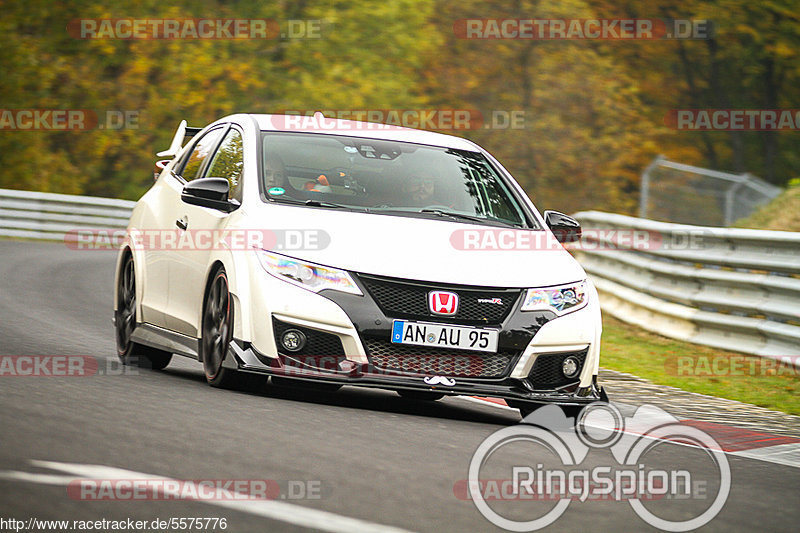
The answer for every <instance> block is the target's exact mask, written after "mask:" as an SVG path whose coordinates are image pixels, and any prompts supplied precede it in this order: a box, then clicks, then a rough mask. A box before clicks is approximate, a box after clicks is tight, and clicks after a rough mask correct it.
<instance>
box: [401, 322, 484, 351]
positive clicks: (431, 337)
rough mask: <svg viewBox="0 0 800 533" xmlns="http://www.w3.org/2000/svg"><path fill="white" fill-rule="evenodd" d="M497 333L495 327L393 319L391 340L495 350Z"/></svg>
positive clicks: (446, 346)
mask: <svg viewBox="0 0 800 533" xmlns="http://www.w3.org/2000/svg"><path fill="white" fill-rule="evenodd" d="M498 335H499V333H498V331H497V330H496V329H482V328H470V327H465V326H449V325H446V324H431V323H427V322H408V321H406V320H395V321H394V323H393V324H392V342H393V343H395V344H413V345H416V346H431V347H436V348H455V349H461V350H476V351H480V352H496V351H497V337H498Z"/></svg>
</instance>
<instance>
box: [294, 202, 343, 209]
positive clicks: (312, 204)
mask: <svg viewBox="0 0 800 533" xmlns="http://www.w3.org/2000/svg"><path fill="white" fill-rule="evenodd" d="M303 203H304V204H305V205H307V206H309V207H336V208H338V207H348V206H346V205H340V204H334V203H333V202H321V201H319V200H306V201H305V202H303Z"/></svg>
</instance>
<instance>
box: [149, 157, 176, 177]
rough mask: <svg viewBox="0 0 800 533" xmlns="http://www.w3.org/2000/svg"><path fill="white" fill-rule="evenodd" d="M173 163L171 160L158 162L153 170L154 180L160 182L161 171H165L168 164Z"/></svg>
mask: <svg viewBox="0 0 800 533" xmlns="http://www.w3.org/2000/svg"><path fill="white" fill-rule="evenodd" d="M170 161H172V160H171V159H162V160H161V161H156V166H155V168H153V180H154V181H158V177H159V176H160V175H161V171H162V170H164V167H166V166H167V163H169V162H170Z"/></svg>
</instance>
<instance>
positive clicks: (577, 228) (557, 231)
mask: <svg viewBox="0 0 800 533" xmlns="http://www.w3.org/2000/svg"><path fill="white" fill-rule="evenodd" d="M544 222H545V224H547V227H548V228H550V231H552V232H553V235H555V237H556V239H557V240H558V242H562V243H563V242H578V241H579V240H581V225H580V222H578V221H577V220H575V219H574V218H572V217H571V216H569V215H565V214H564V213H559V212H558V211H545V212H544Z"/></svg>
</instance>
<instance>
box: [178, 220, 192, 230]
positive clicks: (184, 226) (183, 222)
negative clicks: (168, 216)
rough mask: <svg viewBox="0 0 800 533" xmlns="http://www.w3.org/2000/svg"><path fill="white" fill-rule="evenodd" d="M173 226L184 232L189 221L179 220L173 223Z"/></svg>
mask: <svg viewBox="0 0 800 533" xmlns="http://www.w3.org/2000/svg"><path fill="white" fill-rule="evenodd" d="M175 225H176V226H178V227H179V228H181V229H183V230H185V229H186V228H188V227H189V219H188V218H186V217H183V218H179V219H178V220H176V221H175Z"/></svg>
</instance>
